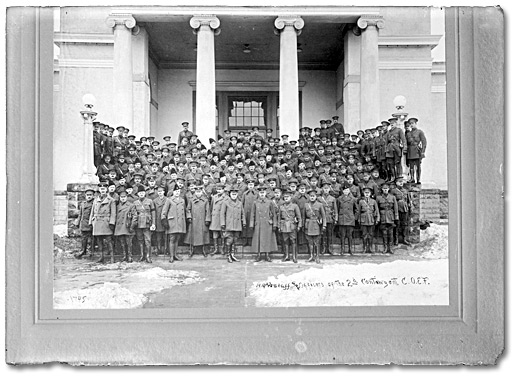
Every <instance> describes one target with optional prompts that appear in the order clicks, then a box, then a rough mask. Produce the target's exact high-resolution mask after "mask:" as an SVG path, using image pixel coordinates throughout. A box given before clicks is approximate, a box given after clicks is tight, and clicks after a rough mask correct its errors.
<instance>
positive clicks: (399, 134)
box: [385, 127, 407, 157]
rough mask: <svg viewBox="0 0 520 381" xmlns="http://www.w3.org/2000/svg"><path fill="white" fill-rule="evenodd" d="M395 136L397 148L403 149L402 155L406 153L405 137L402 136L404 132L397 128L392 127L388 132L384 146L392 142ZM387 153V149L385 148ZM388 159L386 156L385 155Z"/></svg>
mask: <svg viewBox="0 0 520 381" xmlns="http://www.w3.org/2000/svg"><path fill="white" fill-rule="evenodd" d="M393 136H395V137H396V138H397V144H398V146H399V147H402V148H403V153H406V150H407V146H406V137H405V135H404V131H403V130H402V129H401V128H399V127H394V128H392V129H391V130H388V131H387V133H386V135H385V140H386V145H388V144H389V143H390V142H391V141H392V137H393ZM386 150H387V152H388V147H387V149H386ZM387 157H388V154H387Z"/></svg>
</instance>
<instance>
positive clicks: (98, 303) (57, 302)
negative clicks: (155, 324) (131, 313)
mask: <svg viewBox="0 0 520 381" xmlns="http://www.w3.org/2000/svg"><path fill="white" fill-rule="evenodd" d="M144 266H145V265H144V264H141V263H135V262H134V263H114V264H106V265H105V264H103V265H98V264H96V265H92V266H90V268H88V269H84V271H82V272H78V273H76V274H75V275H74V276H73V277H70V278H67V277H64V278H61V279H56V280H55V289H56V288H57V289H60V290H63V291H55V292H54V308H57V309H83V308H85V309H88V308H139V307H142V306H143V305H144V304H145V303H146V302H147V300H148V298H147V296H146V295H148V294H153V293H157V292H160V291H162V290H164V289H166V288H171V287H177V286H182V285H187V284H192V283H196V282H201V281H202V280H203V279H201V278H200V276H199V273H198V272H196V271H181V270H164V269H162V268H160V267H152V268H146V267H144Z"/></svg>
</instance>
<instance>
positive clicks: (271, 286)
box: [249, 259, 449, 307]
mask: <svg viewBox="0 0 520 381" xmlns="http://www.w3.org/2000/svg"><path fill="white" fill-rule="evenodd" d="M249 291H250V294H251V296H253V297H254V298H255V304H256V306H257V307H302V306H390V305H394V306H396V305H403V306H404V305H408V306H409V305H447V304H449V292H448V291H449V289H448V260H447V259H438V260H431V261H407V260H398V261H393V262H388V263H380V264H374V263H363V264H334V265H324V266H323V268H311V269H307V270H304V271H302V272H299V273H296V274H292V275H289V276H286V275H283V274H282V275H279V276H277V277H269V278H268V279H267V280H266V281H262V282H255V283H253V285H252V286H251V288H250V290H249Z"/></svg>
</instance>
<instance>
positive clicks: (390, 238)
mask: <svg viewBox="0 0 520 381" xmlns="http://www.w3.org/2000/svg"><path fill="white" fill-rule="evenodd" d="M386 241H387V245H386V252H387V253H388V254H393V253H394V252H393V251H392V244H391V241H392V232H391V231H390V232H389V233H388V238H387V240H386Z"/></svg>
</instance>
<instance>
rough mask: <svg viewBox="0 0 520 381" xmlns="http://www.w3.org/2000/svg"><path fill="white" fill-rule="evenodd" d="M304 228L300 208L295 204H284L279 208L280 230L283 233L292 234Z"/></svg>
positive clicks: (290, 202)
mask: <svg viewBox="0 0 520 381" xmlns="http://www.w3.org/2000/svg"><path fill="white" fill-rule="evenodd" d="M301 227H302V215H301V213H300V208H299V207H298V205H296V204H295V203H294V202H292V201H289V202H282V203H281V204H280V206H279V208H278V228H279V229H280V232H281V233H292V232H294V231H296V229H297V228H301Z"/></svg>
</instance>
